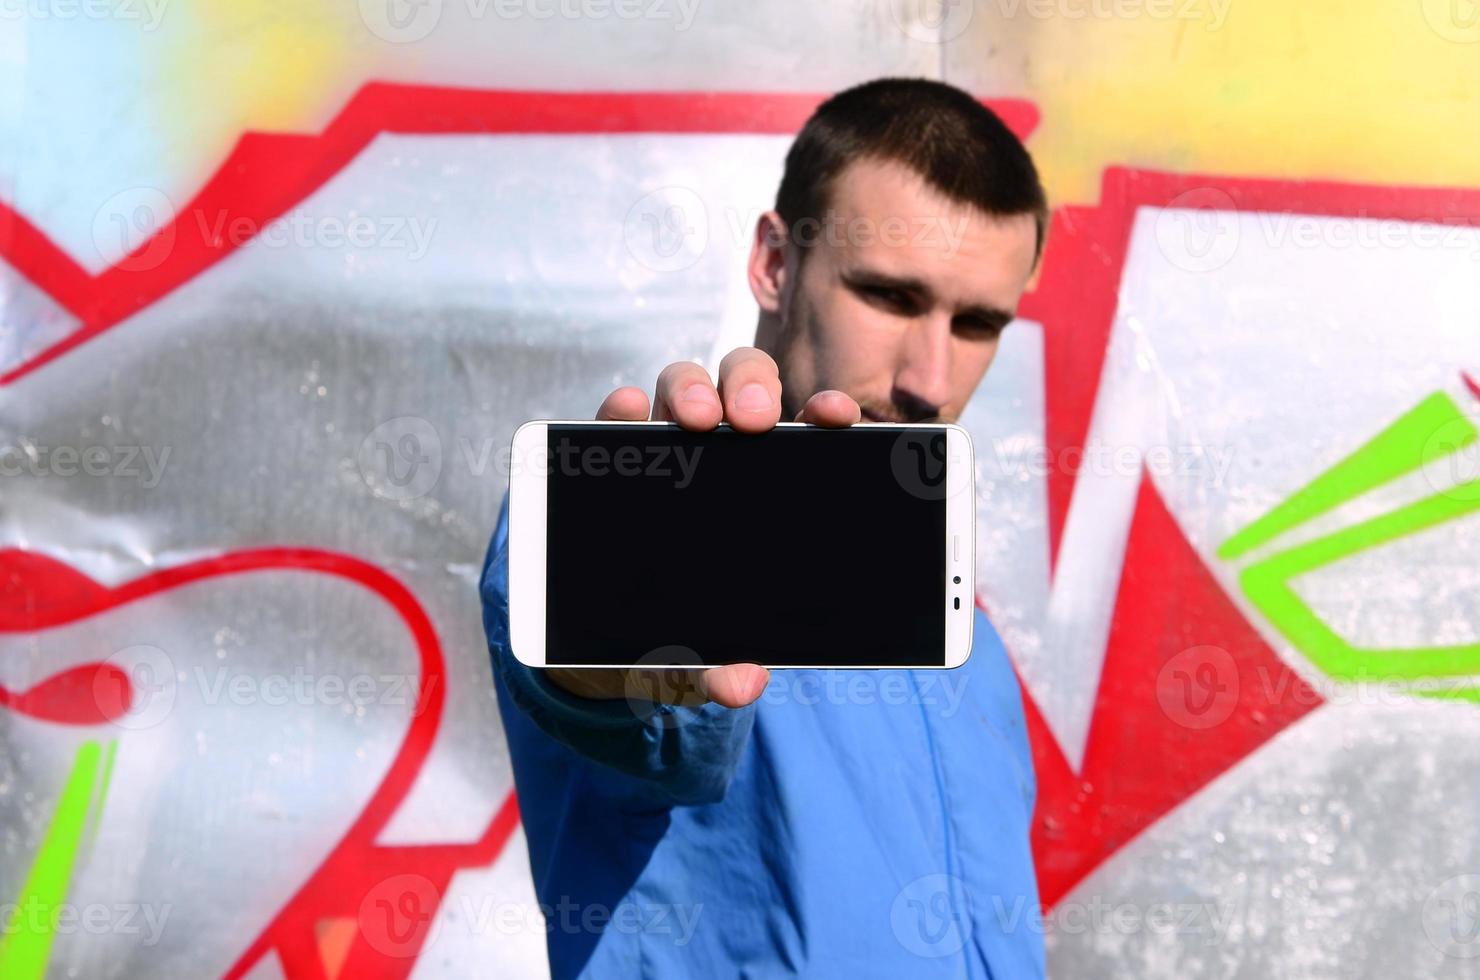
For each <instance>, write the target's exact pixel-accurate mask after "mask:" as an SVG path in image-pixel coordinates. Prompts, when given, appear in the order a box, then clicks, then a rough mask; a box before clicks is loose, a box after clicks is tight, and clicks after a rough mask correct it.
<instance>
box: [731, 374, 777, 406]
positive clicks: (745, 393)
mask: <svg viewBox="0 0 1480 980" xmlns="http://www.w3.org/2000/svg"><path fill="white" fill-rule="evenodd" d="M735 407H736V408H741V409H744V410H745V411H747V412H764V411H766V410H767V409H768V408H770V407H771V393H770V392H769V391H767V390H766V386H765V385H763V384H761V383H760V382H759V381H752V382H751V383H750V384H748V385H746V386H745V387H743V388H741V389H740V393H739V394H737V395H736V396H735Z"/></svg>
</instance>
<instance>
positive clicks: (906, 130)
mask: <svg viewBox="0 0 1480 980" xmlns="http://www.w3.org/2000/svg"><path fill="white" fill-rule="evenodd" d="M860 159H873V160H879V161H884V162H890V163H899V164H902V165H903V166H905V167H908V168H909V169H910V170H912V171H913V172H915V173H917V174H919V175H920V176H921V177H922V178H923V179H924V180H925V182H926V184H927V185H929V186H930V187H932V188H934V189H935V190H936V191H939V192H940V193H941V194H943V195H945V197H946V198H948V199H949V200H952V201H956V202H958V203H961V204H968V205H971V206H973V207H975V208H977V209H979V210H981V211H983V212H984V213H986V214H990V215H995V216H998V217H1010V216H1013V215H1019V214H1031V215H1032V216H1033V221H1034V225H1035V226H1036V228H1037V232H1038V240H1037V245H1036V249H1037V254H1039V255H1041V254H1042V252H1043V240H1044V236H1045V235H1046V233H1047V230H1048V200H1047V196H1046V195H1045V194H1044V193H1043V185H1042V184H1041V183H1040V182H1039V179H1038V169H1037V168H1036V167H1034V166H1033V158H1032V157H1031V156H1029V155H1028V151H1027V149H1026V148H1025V147H1024V146H1023V144H1022V141H1021V140H1019V139H1018V138H1017V137H1016V136H1014V135H1013V133H1012V130H1010V129H1008V128H1007V126H1006V125H1004V124H1003V122H1002V120H1001V119H1000V118H998V117H997V114H996V113H994V112H993V111H992V110H990V109H988V108H987V107H986V106H984V105H982V104H981V103H980V102H978V101H977V100H976V99H974V98H972V97H971V96H970V95H967V94H966V93H965V92H963V91H961V90H960V89H958V88H955V87H953V86H951V85H947V84H945V83H944V82H936V81H931V80H928V79H923V78H881V79H878V80H876V81H872V82H866V83H865V84H863V85H859V86H856V87H855V88H850V89H847V90H845V91H843V92H839V93H838V94H837V95H834V96H833V97H832V98H830V99H828V100H827V101H826V102H824V103H822V105H820V106H818V107H817V111H816V112H814V113H813V114H812V118H810V119H808V120H807V123H806V125H805V126H803V127H802V131H801V132H800V133H798V134H797V138H796V142H794V143H793V144H792V146H791V150H790V151H789V152H788V153H787V154H786V171H785V173H784V174H783V176H782V178H781V188H780V190H779V191H778V192H777V194H776V212H777V213H778V214H779V215H781V220H782V221H784V222H786V226H787V228H788V229H795V228H798V227H799V226H800V223H801V222H802V221H804V220H807V219H810V220H811V221H812V222H814V223H816V222H820V221H821V220H822V218H823V215H824V212H825V211H826V210H827V207H828V204H829V201H830V198H831V194H832V185H833V182H834V181H835V180H836V179H837V178H838V176H839V175H840V174H841V173H842V172H843V170H844V169H846V168H847V166H848V165H849V164H850V163H853V162H855V161H857V160H860ZM802 244H805V242H802Z"/></svg>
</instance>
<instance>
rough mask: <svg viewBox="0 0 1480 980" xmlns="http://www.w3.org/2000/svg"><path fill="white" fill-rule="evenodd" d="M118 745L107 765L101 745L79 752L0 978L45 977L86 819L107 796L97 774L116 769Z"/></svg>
mask: <svg viewBox="0 0 1480 980" xmlns="http://www.w3.org/2000/svg"><path fill="white" fill-rule="evenodd" d="M117 744H118V743H117V742H110V743H109V744H108V753H107V759H106V762H105V761H104V760H103V750H102V747H101V746H100V745H99V744H98V743H97V742H83V743H82V744H81V745H80V746H78V747H77V756H76V758H75V759H74V760H73V762H72V772H71V774H70V775H68V777H67V783H66V785H65V786H64V787H63V788H62V796H61V799H60V800H58V801H57V808H56V812H55V813H53V814H52V818H51V825H50V826H49V827H48V828H47V830H46V836H45V838H44V839H43V840H42V841H41V848H40V849H39V850H38V851H37V852H36V857H35V859H34V860H33V861H32V862H31V870H30V872H29V873H28V874H27V875H26V882H25V884H24V885H23V886H22V888H21V894H20V898H19V899H17V901H16V912H15V918H14V920H13V921H12V922H11V923H9V927H8V928H7V929H6V931H5V936H4V938H3V939H0V977H4V978H5V980H40V978H41V977H43V976H44V975H45V974H46V964H47V961H48V960H49V958H50V956H51V944H52V940H53V939H54V938H55V929H56V917H57V915H58V913H60V912H61V910H62V907H63V904H64V903H65V902H66V900H67V885H68V882H69V881H70V880H71V878H72V868H73V866H74V865H75V864H76V861H77V854H78V850H79V847H80V845H81V843H82V838H83V834H84V832H85V831H86V829H87V824H88V813H89V811H90V810H92V809H93V807H94V803H96V805H97V808H98V812H101V808H102V805H103V797H104V795H105V794H106V792H107V786H106V784H105V783H104V784H102V785H100V784H99V779H98V770H99V767H100V766H102V767H103V768H104V771H105V772H106V771H109V770H111V769H112V765H113V752H114V749H115V748H116V747H117ZM94 823H96V817H95V818H94ZM38 920H39V921H38Z"/></svg>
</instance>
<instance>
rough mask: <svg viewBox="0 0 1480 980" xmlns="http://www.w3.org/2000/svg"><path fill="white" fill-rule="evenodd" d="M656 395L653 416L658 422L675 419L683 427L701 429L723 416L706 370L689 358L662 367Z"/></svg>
mask: <svg viewBox="0 0 1480 980" xmlns="http://www.w3.org/2000/svg"><path fill="white" fill-rule="evenodd" d="M656 396H657V397H656V399H655V401H654V403H653V418H654V419H655V420H656V421H659V422H677V423H678V424H679V425H681V426H683V427H684V428H685V429H693V430H695V431H698V432H704V431H707V430H709V429H712V428H714V427H715V426H716V425H719V423H720V420H721V419H722V418H723V417H724V410H723V409H722V408H721V407H720V402H719V393H718V392H716V391H715V390H714V382H712V381H710V380H709V372H708V371H705V370H704V369H703V368H702V367H700V366H699V365H697V364H695V363H693V362H692V361H679V362H677V363H674V364H670V365H668V366H667V367H665V368H664V369H663V373H662V374H659V375H658V387H657V391H656Z"/></svg>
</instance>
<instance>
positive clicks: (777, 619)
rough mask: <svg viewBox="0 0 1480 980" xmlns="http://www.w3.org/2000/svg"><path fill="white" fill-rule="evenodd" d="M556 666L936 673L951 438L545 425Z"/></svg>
mask: <svg viewBox="0 0 1480 980" xmlns="http://www.w3.org/2000/svg"><path fill="white" fill-rule="evenodd" d="M548 449H549V453H550V455H549V476H548V482H547V493H548V501H547V507H548V510H547V516H546V531H547V540H546V558H545V561H546V583H545V612H546V623H545V637H546V640H545V655H546V663H548V664H552V665H561V664H591V665H597V664H600V665H610V666H633V665H638V664H641V665H649V664H650V665H654V666H656V665H659V664H689V665H693V664H711V665H712V664H725V663H742V662H755V663H762V664H766V665H767V666H776V667H787V666H807V665H810V666H824V667H825V666H921V667H929V666H935V667H939V666H942V665H943V663H944V658H945V622H946V609H947V601H948V600H947V590H946V582H945V576H946V571H945V569H946V544H945V541H946V499H945V497H946V494H945V466H946V431H945V430H944V429H942V428H932V427H928V426H889V427H887V428H868V427H862V428H851V429H836V430H825V429H817V428H812V427H795V428H794V427H787V426H782V427H778V428H776V429H773V430H771V431H770V432H767V433H764V434H761V435H753V434H742V433H738V432H735V431H734V430H732V429H729V428H728V427H725V426H721V427H720V428H719V429H716V430H715V431H712V432H704V433H695V432H688V431H684V430H681V429H677V428H671V427H658V426H621V425H596V424H555V423H552V424H551V425H550V427H549V435H548Z"/></svg>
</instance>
